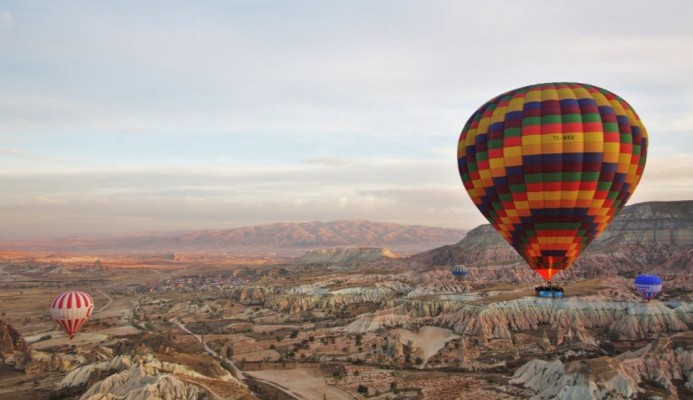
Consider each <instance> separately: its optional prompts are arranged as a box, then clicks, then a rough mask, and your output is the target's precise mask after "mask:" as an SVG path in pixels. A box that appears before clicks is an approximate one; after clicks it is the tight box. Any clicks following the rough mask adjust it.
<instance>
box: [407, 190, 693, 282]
mask: <svg viewBox="0 0 693 400" xmlns="http://www.w3.org/2000/svg"><path fill="white" fill-rule="evenodd" d="M411 259H412V260H414V261H417V262H419V263H422V264H425V265H453V264H468V265H470V266H480V267H481V266H488V265H504V264H512V263H516V262H523V260H522V258H521V257H520V256H519V255H518V254H517V253H516V252H515V250H514V249H513V248H512V247H510V245H509V244H508V243H507V242H505V240H503V238H502V237H501V236H500V235H499V234H498V233H497V232H496V231H495V230H494V229H493V227H491V225H481V226H479V227H477V228H474V229H472V230H471V231H469V233H468V234H467V236H466V237H465V238H464V239H462V240H461V241H460V242H458V243H456V244H453V245H448V246H442V247H439V248H436V249H433V250H429V251H426V252H423V253H420V254H417V255H414V256H412V257H411ZM571 271H572V272H573V273H579V274H582V275H584V276H586V277H592V276H599V275H602V274H604V273H618V272H621V273H623V272H633V273H635V272H645V271H653V272H662V273H665V272H666V273H684V274H693V201H671V202H647V203H639V204H634V205H631V206H627V207H625V208H624V209H623V210H622V211H621V213H620V214H619V215H618V216H617V217H616V218H615V219H614V221H613V222H612V223H611V224H610V225H609V227H608V228H607V229H606V230H605V231H604V232H603V233H602V235H601V236H599V238H597V239H596V240H595V241H594V242H593V243H592V244H591V245H590V246H589V247H588V248H587V250H586V251H584V252H583V254H582V255H581V256H580V258H578V260H577V261H576V262H575V265H574V266H573V268H572V269H571Z"/></svg>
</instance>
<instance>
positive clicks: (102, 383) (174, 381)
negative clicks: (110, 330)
mask: <svg viewBox="0 0 693 400" xmlns="http://www.w3.org/2000/svg"><path fill="white" fill-rule="evenodd" d="M224 373H225V374H224V375H223V376H220V377H216V378H210V377H207V376H205V375H202V374H200V373H197V372H195V371H193V370H191V369H189V368H187V367H185V366H183V365H180V364H173V363H167V362H161V361H159V360H157V359H156V358H154V357H153V356H151V355H146V356H142V357H130V356H118V357H116V358H114V359H113V360H111V361H107V362H98V363H93V364H88V365H85V366H82V367H80V368H77V369H75V370H73V371H72V372H70V373H69V374H67V375H66V376H65V378H63V380H62V381H61V382H60V383H59V384H58V387H57V389H58V390H65V389H68V388H79V387H85V386H89V385H90V386H91V387H89V389H88V390H87V391H86V392H85V393H84V394H83V395H82V397H81V399H82V400H106V399H108V400H110V399H114V400H115V399H128V400H130V399H132V400H137V399H142V400H144V399H146V400H158V399H162V400H163V399H189V400H198V399H209V398H220V394H219V393H215V392H213V391H212V389H210V387H212V386H213V387H215V388H219V387H220V386H221V387H223V388H225V390H224V391H223V397H222V398H226V399H240V398H252V395H250V393H249V392H248V391H247V389H246V387H245V386H244V385H243V384H241V383H240V382H239V381H238V380H237V379H236V378H234V377H233V376H232V375H231V374H229V373H228V372H226V371H224ZM104 376H105V377H104Z"/></svg>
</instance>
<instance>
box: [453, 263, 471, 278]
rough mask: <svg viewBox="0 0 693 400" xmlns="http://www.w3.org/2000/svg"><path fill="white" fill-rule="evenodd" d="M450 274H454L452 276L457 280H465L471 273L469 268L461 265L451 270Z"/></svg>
mask: <svg viewBox="0 0 693 400" xmlns="http://www.w3.org/2000/svg"><path fill="white" fill-rule="evenodd" d="M450 272H451V273H452V276H454V277H455V278H456V279H463V278H465V277H466V276H467V274H468V273H469V271H468V270H467V267H465V266H464V265H461V264H459V265H453V266H452V268H450Z"/></svg>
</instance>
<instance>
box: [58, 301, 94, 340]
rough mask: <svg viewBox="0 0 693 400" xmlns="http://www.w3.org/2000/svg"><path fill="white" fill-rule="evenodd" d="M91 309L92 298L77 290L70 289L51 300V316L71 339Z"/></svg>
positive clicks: (92, 306)
mask: <svg viewBox="0 0 693 400" xmlns="http://www.w3.org/2000/svg"><path fill="white" fill-rule="evenodd" d="M93 309H94V300H92V298H91V296H89V295H88V294H87V293H84V292H80V291H78V290H70V291H67V292H63V293H60V294H59V295H57V296H55V298H54V299H53V301H52V302H51V317H52V318H53V319H54V320H55V321H56V322H57V323H58V324H60V326H62V328H63V329H64V330H65V332H67V334H68V335H69V336H70V339H72V337H73V336H74V335H75V332H77V331H78V330H79V328H81V327H82V325H84V322H86V320H87V318H89V316H90V315H91V311H92V310H93Z"/></svg>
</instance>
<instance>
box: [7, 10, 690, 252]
mask: <svg viewBox="0 0 693 400" xmlns="http://www.w3.org/2000/svg"><path fill="white" fill-rule="evenodd" d="M691 20H693V2H689V1H667V2H653V1H649V0H648V1H611V2H603V1H580V2H576V1H551V2H547V1H483V2H462V1H406V0H403V1H387V0H384V1H339V2H338V1H271V0H257V1H250V0H247V1H245V0H243V1H204V2H192V1H147V2H142V1H117V2H114V1H110V2H106V1H50V2H46V1H11V0H10V1H3V2H0V240H14V239H17V240H19V239H21V240H25V239H38V238H50V237H58V236H69V235H111V234H120V233H126V232H142V231H152V232H160V231H170V230H192V229H210V228H213V229H225V228H233V227H238V226H246V225H254V224H262V223H271V222H284V221H316V220H320V221H329V220H338V219H367V220H375V221H389V222H397V223H406V224H420V225H430V226H442V227H451V228H460V229H471V228H473V227H475V226H477V225H479V224H481V223H484V222H485V220H484V219H483V217H482V216H481V214H480V213H479V212H478V210H477V209H476V207H474V205H473V203H472V202H471V200H470V199H469V197H468V196H467V193H466V192H465V190H464V188H463V186H462V183H461V180H460V178H459V175H458V172H457V160H456V148H457V141H458V138H459V134H460V131H461V128H462V126H463V125H464V123H465V122H466V120H467V118H469V116H470V115H471V114H472V113H473V112H474V111H475V110H476V109H477V108H478V107H479V106H481V105H482V104H483V103H484V102H486V101H487V100H489V99H490V98H492V97H494V96H496V95H498V94H500V93H503V92H505V91H508V90H511V89H513V88H516V87H520V86H524V85H528V84H532V83H539V82H552V81H574V82H584V83H590V84H594V85H597V86H600V87H604V88H606V89H608V90H610V91H612V92H614V93H617V94H619V95H620V96H622V97H623V98H624V99H626V100H627V101H628V102H629V103H630V104H631V105H632V106H633V107H634V108H635V110H636V111H637V112H638V114H639V115H640V117H641V119H642V120H643V122H644V124H645V126H646V127H647V129H648V132H649V135H650V147H649V157H648V161H647V167H646V169H645V173H644V175H643V179H642V181H641V183H640V186H639V187H638V189H637V191H636V192H635V194H634V196H633V197H632V198H631V203H638V202H643V201H651V200H687V199H693V174H691V173H690V167H691V166H692V165H693V51H692V49H693V24H691V22H690V21H691Z"/></svg>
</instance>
